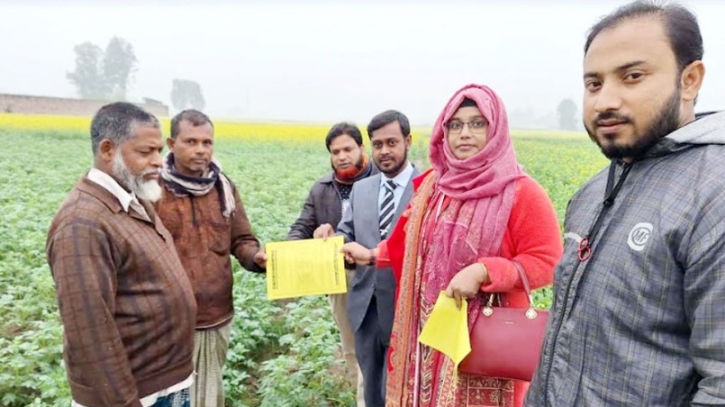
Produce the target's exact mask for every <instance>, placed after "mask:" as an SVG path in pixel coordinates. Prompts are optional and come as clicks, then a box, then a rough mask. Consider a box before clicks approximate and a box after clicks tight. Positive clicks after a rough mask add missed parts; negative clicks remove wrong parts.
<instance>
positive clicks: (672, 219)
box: [526, 1, 725, 407]
mask: <svg viewBox="0 0 725 407" xmlns="http://www.w3.org/2000/svg"><path fill="white" fill-rule="evenodd" d="M719 50H720V51H722V48H719ZM702 57H703V41H702V37H701V34H700V27H699V24H698V22H697V18H696V17H695V15H694V14H693V13H692V12H690V11H689V10H687V9H686V8H684V7H682V6H680V5H677V4H673V3H667V4H666V5H657V4H655V3H652V2H643V1H639V2H634V3H630V4H627V5H625V6H622V7H621V8H619V9H617V10H616V11H614V12H613V13H611V14H609V15H607V16H605V17H604V18H603V19H602V20H600V21H599V22H598V23H597V24H595V25H594V26H593V28H592V29H591V31H590V32H589V35H588V37H587V40H586V42H585V46H584V64H583V65H584V67H583V78H582V79H583V84H584V88H585V89H584V100H583V114H582V116H583V118H584V124H585V125H586V129H587V132H588V133H589V136H590V137H591V139H592V140H593V141H594V142H595V143H596V144H597V145H598V146H599V147H600V149H601V151H602V153H603V154H604V155H605V156H606V157H607V158H609V159H610V160H611V163H610V165H609V168H607V169H604V170H602V171H601V172H600V173H599V174H597V175H595V176H594V177H593V178H592V179H591V180H589V181H587V183H586V184H585V185H584V186H583V187H582V188H581V189H580V190H579V191H578V192H577V193H576V194H575V195H574V196H573V197H572V199H571V200H570V201H569V206H568V208H567V211H566V219H565V222H564V231H565V239H566V241H565V249H564V256H563V258H562V259H561V261H560V262H559V264H558V266H557V269H556V272H555V275H556V279H555V282H554V287H555V295H554V303H553V304H552V308H551V314H550V316H549V325H548V329H547V334H546V337H545V339H544V345H543V347H542V356H541V361H540V364H539V367H538V370H537V373H536V375H535V376H534V378H533V380H532V382H531V387H530V390H529V392H528V394H527V399H526V405H527V406H532V407H540V406H541V407H545V406H556V407H573V406H650V407H659V406H661V407H665V406H667V407H675V406H723V405H725V306H724V305H723V300H724V299H725V177H724V176H723V174H725V113H713V114H709V115H700V117H699V118H697V115H696V114H695V104H696V101H697V95H698V93H699V92H700V89H701V86H702V84H703V79H704V75H705V67H704V65H703V62H702Z"/></svg>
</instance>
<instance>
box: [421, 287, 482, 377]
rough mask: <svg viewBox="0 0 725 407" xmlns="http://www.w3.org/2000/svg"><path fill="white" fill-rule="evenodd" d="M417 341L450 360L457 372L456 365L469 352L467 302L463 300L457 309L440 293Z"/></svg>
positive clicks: (451, 300) (453, 301) (442, 292)
mask: <svg viewBox="0 0 725 407" xmlns="http://www.w3.org/2000/svg"><path fill="white" fill-rule="evenodd" d="M418 340H419V341H420V343H422V344H424V345H428V346H430V347H431V348H433V349H435V350H437V351H439V352H441V353H443V354H444V355H446V356H448V357H449V358H451V360H453V363H455V369H456V372H458V364H459V363H461V361H462V360H463V359H464V358H465V357H466V356H468V354H469V353H470V352H471V338H470V336H469V334H468V302H466V300H465V299H464V300H463V302H462V303H461V309H458V308H457V307H456V301H455V300H454V299H453V298H448V297H447V296H446V294H445V292H444V291H441V293H440V294H439V295H438V300H437V301H436V303H435V305H434V306H433V311H432V312H431V313H430V317H428V321H427V322H426V324H425V326H424V327H423V332H421V333H420V336H419V337H418Z"/></svg>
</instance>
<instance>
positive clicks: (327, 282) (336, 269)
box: [265, 236, 347, 300]
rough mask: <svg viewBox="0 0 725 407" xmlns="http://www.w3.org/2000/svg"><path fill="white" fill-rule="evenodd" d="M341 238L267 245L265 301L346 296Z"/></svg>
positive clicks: (342, 240)
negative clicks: (312, 296)
mask: <svg viewBox="0 0 725 407" xmlns="http://www.w3.org/2000/svg"><path fill="white" fill-rule="evenodd" d="M344 244H345V240H344V239H343V237H342V236H335V237H330V238H328V239H327V240H323V239H305V240H292V241H289V242H272V243H267V244H266V246H265V251H266V253H267V298H268V299H270V300H277V299H280V298H293V297H303V296H306V295H323V294H341V293H346V292H347V281H346V279H345V257H344V256H343V254H342V253H340V249H341V248H342V245H344Z"/></svg>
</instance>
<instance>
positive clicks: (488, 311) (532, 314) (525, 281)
mask: <svg viewBox="0 0 725 407" xmlns="http://www.w3.org/2000/svg"><path fill="white" fill-rule="evenodd" d="M511 262H512V263H513V264H514V266H515V267H516V270H518V272H519V277H521V284H522V285H523V286H524V290H525V291H526V298H528V299H529V309H528V310H527V311H526V317H527V318H529V319H534V318H536V316H537V314H538V313H537V311H536V309H534V298H533V297H532V296H531V286H530V285H529V278H528V277H527V276H526V272H525V271H524V268H523V266H521V264H520V263H519V262H517V261H516V260H511ZM494 297H498V302H499V305H501V306H503V302H502V301H501V294H500V293H491V295H490V296H489V297H488V303H487V304H486V305H485V306H484V307H483V315H485V316H491V315H492V314H493V309H492V308H491V307H492V306H493V299H494Z"/></svg>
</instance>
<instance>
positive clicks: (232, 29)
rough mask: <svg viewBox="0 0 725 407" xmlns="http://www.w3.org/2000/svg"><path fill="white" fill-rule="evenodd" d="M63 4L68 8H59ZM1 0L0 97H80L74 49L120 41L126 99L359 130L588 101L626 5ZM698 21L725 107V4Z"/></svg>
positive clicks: (716, 95) (709, 6)
mask: <svg viewBox="0 0 725 407" xmlns="http://www.w3.org/2000/svg"><path fill="white" fill-rule="evenodd" d="M57 3H61V2H57ZM62 3H64V4H63V5H60V4H56V2H55V1H52V2H51V1H49V0H46V1H34V0H28V1H22V2H21V1H10V2H8V1H2V0H0V38H2V41H0V93H18V94H32V95H49V96H63V97H73V96H74V95H75V90H74V88H73V87H72V86H71V84H70V83H69V82H68V81H67V80H66V78H65V74H66V72H69V71H72V70H73V69H74V58H75V55H74V52H73V47H74V46H75V45H77V44H80V43H82V42H84V41H91V42H93V43H95V44H97V45H99V46H101V47H103V48H105V46H106V44H107V43H108V40H109V39H110V38H111V37H112V36H114V35H117V36H120V37H122V38H124V39H126V40H127V41H129V42H130V43H131V44H133V46H134V49H135V51H136V56H137V58H138V60H139V62H138V67H137V72H136V73H135V76H134V81H133V83H132V88H131V90H130V93H129V97H130V98H131V99H132V100H134V101H136V100H140V98H141V97H151V98H154V99H159V100H162V101H164V102H165V103H167V104H170V93H171V81H172V79H174V78H184V79H192V80H195V81H197V82H199V83H200V84H201V86H202V89H203V91H204V96H205V98H206V100H207V108H206V110H207V111H208V112H209V113H210V114H212V115H215V116H217V117H219V116H225V117H239V118H254V119H282V120H308V121H337V120H356V121H358V122H359V123H360V124H361V125H363V124H365V122H366V121H367V120H369V118H370V117H372V116H373V115H374V114H376V113H379V112H380V111H382V110H385V109H389V108H394V109H399V110H401V111H403V112H404V113H406V114H407V115H408V116H409V117H410V119H411V121H413V122H414V123H420V124H427V123H431V122H433V121H434V120H435V118H436V116H437V115H438V113H439V111H440V109H441V108H442V107H443V105H444V104H445V102H446V101H447V100H448V98H449V97H450V96H451V94H452V93H453V92H454V91H455V90H456V89H457V88H459V87H460V86H462V85H464V84H466V83H469V82H479V83H484V84H487V85H489V86H491V87H492V88H493V89H494V90H496V91H497V92H498V93H499V94H500V95H501V96H502V97H503V99H504V102H505V103H506V106H507V107H508V109H509V110H512V109H517V108H519V109H520V108H527V107H531V108H534V109H535V111H536V113H537V115H544V114H546V113H548V112H549V111H554V110H555V109H556V105H557V104H558V103H559V101H561V100H562V99H563V98H565V97H569V98H573V99H574V101H576V102H577V104H578V105H580V100H581V94H582V84H581V83H582V80H581V73H582V71H581V66H582V52H583V51H582V48H583V43H584V38H585V34H586V30H587V29H588V28H589V27H590V26H591V25H592V24H594V23H595V22H596V21H597V19H598V18H599V17H600V16H601V15H603V14H605V13H607V12H609V11H611V10H613V9H614V8H616V7H617V6H618V5H621V4H624V3H625V2H624V1H615V0H607V1H604V0H600V1H574V0H571V1H565V0H553V1H549V0H539V1H533V0H530V1H523V0H518V1H504V0H478V1H453V0H449V1H416V2H414V1H408V0H398V1H387V2H384V1H382V0H373V1H362V0H359V1H336V2H332V1H302V0H300V1H298V2H295V3H293V2H291V1H274V0H270V1H266V2H262V1H238V2H233V1H219V0H215V1H208V2H204V3H203V4H202V3H201V2H190V1H171V0H169V1H164V0H157V1H151V0H149V1H141V0H128V1H124V2H121V1H103V2H94V1H75V2H73V1H70V2H69V1H66V2H62ZM681 3H682V4H685V5H687V6H689V7H690V8H691V9H692V10H693V11H694V12H695V13H696V14H697V15H698V18H699V21H700V26H701V29H702V32H703V38H704V42H705V57H704V62H705V65H706V68H707V75H706V79H705V84H704V87H703V90H702V92H701V94H700V99H699V104H698V110H710V109H725V24H724V21H723V18H725V17H724V16H725V2H723V1H716V0H689V1H682V2H681Z"/></svg>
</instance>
